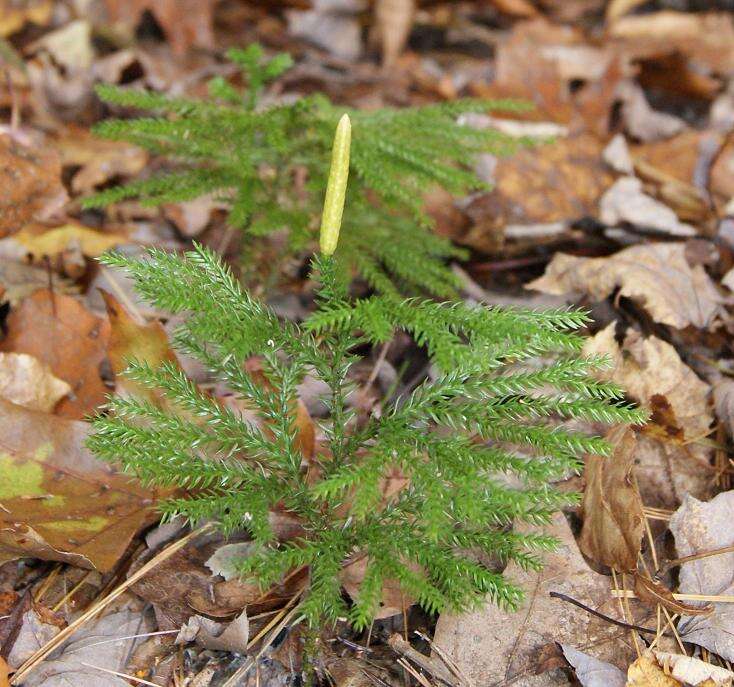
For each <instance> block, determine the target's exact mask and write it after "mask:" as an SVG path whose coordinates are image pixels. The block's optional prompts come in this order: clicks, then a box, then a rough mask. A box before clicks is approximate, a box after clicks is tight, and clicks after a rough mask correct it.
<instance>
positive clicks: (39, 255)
mask: <svg viewBox="0 0 734 687" xmlns="http://www.w3.org/2000/svg"><path fill="white" fill-rule="evenodd" d="M127 241H128V239H127V237H126V236H123V235H122V234H112V233H110V234H106V233H103V232H101V231H98V230H96V229H92V228H91V227H86V226H84V225H83V224H80V223H79V222H76V221H73V220H72V221H69V222H67V223H66V224H64V225H62V226H59V227H47V226H45V225H42V224H27V225H25V226H24V227H23V228H22V229H21V230H20V231H18V232H16V233H15V234H13V235H12V236H8V237H6V238H4V239H0V257H3V258H9V259H12V260H17V261H18V262H20V261H24V262H28V263H30V264H38V265H43V266H45V267H46V269H48V268H49V267H53V268H54V269H57V270H59V271H60V272H61V273H62V274H65V275H67V276H70V277H73V278H78V277H81V276H82V274H84V272H85V271H86V263H85V260H84V258H85V257H89V258H95V257H98V256H99V255H101V254H102V253H104V252H105V251H107V250H109V249H110V248H113V247H114V246H118V245H120V244H122V243H125V242H127Z"/></svg>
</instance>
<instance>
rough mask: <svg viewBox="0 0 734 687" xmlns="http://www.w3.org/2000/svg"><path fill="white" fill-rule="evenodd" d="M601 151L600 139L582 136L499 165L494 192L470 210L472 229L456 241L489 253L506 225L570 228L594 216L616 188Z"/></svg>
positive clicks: (476, 202) (482, 197) (558, 142)
mask: <svg viewBox="0 0 734 687" xmlns="http://www.w3.org/2000/svg"><path fill="white" fill-rule="evenodd" d="M602 149H603V147H602V145H601V144H600V143H599V142H598V141H597V140H596V138H594V137H592V136H578V137H573V138H561V139H559V140H557V141H554V142H553V143H547V144H544V145H541V146H539V147H536V148H533V149H523V150H520V151H519V152H517V153H516V154H514V155H512V157H509V158H505V159H500V160H497V164H496V168H495V171H494V174H493V179H492V183H493V189H492V191H490V192H489V193H486V194H483V195H482V196H480V197H479V198H478V199H477V200H476V201H474V202H473V203H472V204H471V205H470V206H469V208H468V209H467V214H468V215H469V217H470V218H471V219H472V220H473V222H474V226H472V227H471V228H470V230H469V231H468V233H466V234H465V235H462V236H457V237H455V238H456V239H457V240H458V241H460V242H461V243H464V244H465V245H469V246H472V247H475V248H478V249H479V250H484V251H487V250H489V251H491V250H494V249H496V248H497V243H498V239H497V237H498V236H499V237H501V236H502V229H503V228H504V227H505V226H506V225H508V224H513V225H514V224H536V223H549V222H566V221H568V220H570V219H575V218H579V217H583V216H585V215H591V214H594V212H595V210H596V206H597V203H598V202H599V198H600V197H601V195H602V193H604V191H605V190H606V189H607V188H608V187H609V186H610V185H611V183H612V177H611V175H610V174H609V171H608V170H607V168H606V166H605V165H604V163H603V161H602V159H601V153H602Z"/></svg>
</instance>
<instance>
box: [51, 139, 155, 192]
mask: <svg viewBox="0 0 734 687" xmlns="http://www.w3.org/2000/svg"><path fill="white" fill-rule="evenodd" d="M55 147H56V149H57V150H58V151H59V154H60V156H61V164H62V166H63V167H79V168H80V169H79V170H78V171H77V172H75V173H74V176H73V177H72V178H71V188H72V190H73V191H75V192H76V193H89V192H91V191H92V190H93V189H94V188H95V187H97V186H99V185H101V184H104V183H105V182H107V181H109V180H111V179H114V178H117V177H133V176H135V175H136V174H138V173H139V172H141V171H142V170H143V168H144V167H145V165H146V163H147V162H148V153H147V152H146V151H145V150H143V149H142V148H138V147H137V146H133V145H130V144H129V143H125V142H123V141H110V140H107V139H103V138H97V137H96V136H94V135H93V134H91V133H90V132H89V130H88V129H85V128H82V127H78V126H73V125H71V126H69V127H68V128H67V129H65V130H64V132H63V134H62V135H61V136H60V137H59V138H58V139H57V140H56V141H55Z"/></svg>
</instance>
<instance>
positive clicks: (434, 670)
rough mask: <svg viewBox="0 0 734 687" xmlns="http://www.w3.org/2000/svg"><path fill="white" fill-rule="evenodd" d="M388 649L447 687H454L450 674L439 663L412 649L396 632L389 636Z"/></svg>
mask: <svg viewBox="0 0 734 687" xmlns="http://www.w3.org/2000/svg"><path fill="white" fill-rule="evenodd" d="M387 643H388V644H389V645H390V648H391V649H392V650H393V651H394V652H395V653H397V654H400V655H401V656H405V657H406V658H408V659H410V660H411V661H413V663H415V664H416V665H417V666H418V667H419V668H420V669H421V670H423V671H425V672H426V673H428V674H429V675H432V676H433V677H435V678H436V679H437V680H440V681H441V682H443V683H444V684H446V685H449V687H454V681H453V679H452V676H451V674H450V673H449V672H448V671H447V670H446V668H444V667H443V665H441V664H440V663H436V661H435V660H433V659H432V658H431V657H430V656H425V655H424V654H422V653H421V652H420V651H418V650H417V649H414V648H413V647H412V646H411V645H410V644H409V643H408V642H406V641H405V640H404V639H403V638H402V637H401V636H400V635H399V634H398V633H397V632H396V633H394V634H392V635H390V639H388V640H387Z"/></svg>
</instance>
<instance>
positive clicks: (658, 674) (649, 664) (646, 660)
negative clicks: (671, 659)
mask: <svg viewBox="0 0 734 687" xmlns="http://www.w3.org/2000/svg"><path fill="white" fill-rule="evenodd" d="M681 685H682V683H680V682H678V680H675V679H673V678H672V677H670V676H669V675H666V674H665V673H664V672H663V669H662V668H661V667H660V666H659V665H658V663H657V661H656V660H655V658H654V657H653V656H652V654H650V653H649V652H648V653H644V654H643V655H642V656H640V658H638V659H637V660H636V661H635V662H634V663H633V664H632V665H631V666H630V667H629V669H628V670H627V687H681Z"/></svg>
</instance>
